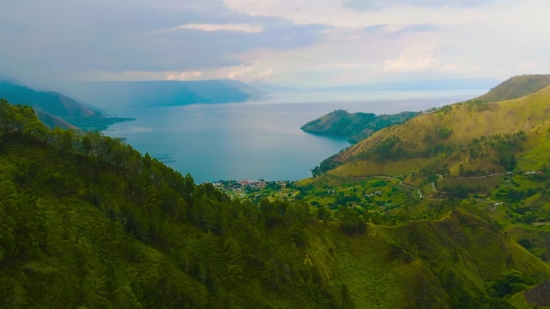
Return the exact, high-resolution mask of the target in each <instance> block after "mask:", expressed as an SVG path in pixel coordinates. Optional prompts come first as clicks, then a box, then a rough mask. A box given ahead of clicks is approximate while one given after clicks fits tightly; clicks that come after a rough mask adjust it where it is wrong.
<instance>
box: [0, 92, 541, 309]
mask: <svg viewBox="0 0 550 309" xmlns="http://www.w3.org/2000/svg"><path fill="white" fill-rule="evenodd" d="M0 111H9V113H0V132H1V133H2V134H3V136H2V139H1V140H0V149H1V150H2V151H0V227H1V228H0V253H1V254H0V267H1V268H2V276H0V307H2V308H36V307H37V306H39V307H44V308H165V307H166V308H170V307H173V308H183V307H189V308H381V309H384V308H388V309H390V308H443V309H445V308H514V307H512V306H511V305H510V303H509V301H508V300H509V299H512V298H513V299H514V300H516V299H517V298H519V300H518V301H524V299H521V297H522V295H523V291H524V290H526V289H529V288H531V287H533V286H536V285H537V284H539V283H542V282H544V281H546V280H548V279H549V278H550V265H548V264H546V263H544V262H543V261H542V260H541V259H539V258H538V257H537V256H535V255H534V254H532V253H531V252H529V251H528V250H526V249H525V248H524V247H522V246H520V245H519V244H518V243H517V242H516V241H514V240H513V239H511V237H510V236H509V235H505V234H504V231H503V229H502V227H501V226H500V225H499V224H498V222H496V221H493V219H492V218H489V217H488V214H487V212H486V208H485V207H482V206H476V204H473V202H472V203H459V202H456V201H443V202H440V203H438V202H434V203H433V204H429V205H427V204H422V203H421V202H420V201H418V199H409V201H412V202H411V203H410V204H407V206H406V207H399V208H400V209H399V211H401V212H402V214H403V216H399V217H397V216H393V215H389V214H387V215H383V214H382V215H380V217H379V218H378V219H380V220H384V221H383V222H387V224H382V223H380V222H379V223H375V222H371V223H366V222H365V220H367V219H369V218H370V217H369V216H370V215H371V213H370V212H365V213H362V214H361V213H360V212H358V211H356V210H355V209H354V208H352V207H347V206H345V205H343V206H342V207H340V208H339V209H337V210H334V211H333V210H331V209H327V208H324V207H319V208H315V207H314V206H313V205H311V204H307V203H305V202H302V201H297V200H288V199H287V200H282V199H281V200H271V201H270V200H268V199H267V198H265V199H262V200H261V201H260V202H259V203H258V204H253V203H252V202H251V201H250V200H239V199H232V198H230V197H229V196H228V195H227V194H226V193H224V192H222V191H219V190H218V189H216V188H215V187H214V186H213V185H212V184H202V185H197V184H195V183H194V181H193V178H192V177H191V175H186V176H183V175H182V174H181V173H179V172H176V171H174V170H172V169H170V168H168V167H166V166H165V165H164V164H162V163H161V162H159V161H158V160H156V159H152V158H151V157H150V156H149V155H148V154H145V155H141V154H140V153H139V152H137V151H135V150H134V149H133V148H132V147H131V146H129V145H126V144H124V143H122V142H121V141H120V140H116V139H112V138H110V137H107V136H103V135H102V134H100V133H97V132H96V133H92V132H87V133H86V134H84V135H77V134H76V135H75V134H73V133H71V132H69V131H64V130H53V131H48V129H47V128H46V127H44V126H41V125H40V123H39V122H37V119H36V116H35V115H33V114H32V113H30V114H29V113H27V112H26V111H28V110H27V109H25V108H24V107H15V106H10V105H8V104H7V103H6V102H4V103H0ZM10 115H15V117H11V116H10ZM190 164H192V162H190ZM380 185H382V186H385V184H378V185H377V188H380ZM289 187H290V186H289ZM341 189H343V190H346V191H347V192H351V190H350V189H354V188H350V187H349V186H342V188H341ZM384 190H389V192H394V193H395V194H397V191H399V190H394V189H393V188H392V187H391V186H390V187H388V188H385V189H384ZM323 191H326V189H323ZM386 197H387V198H390V196H386ZM416 202H418V203H419V204H418V205H417V206H418V207H416V205H415V204H414V203H416ZM379 207H381V206H377V208H378V209H379ZM409 207H410V208H409ZM394 209H395V210H398V209H397V208H394ZM427 211H429V212H428V213H427ZM414 212H416V213H417V214H418V215H419V217H417V218H416V219H410V218H409V219H406V216H410V214H411V213H414ZM422 215H424V216H426V215H429V218H427V217H424V218H422ZM373 218H374V217H373ZM396 218H399V220H400V221H399V223H398V222H397V221H394V220H396ZM378 219H376V220H374V221H377V220H378ZM392 221H394V223H393V224H392V223H391V222H392ZM510 297H511V298H510ZM36 304H39V305H36Z"/></svg>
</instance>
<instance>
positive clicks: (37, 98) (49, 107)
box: [0, 81, 101, 119]
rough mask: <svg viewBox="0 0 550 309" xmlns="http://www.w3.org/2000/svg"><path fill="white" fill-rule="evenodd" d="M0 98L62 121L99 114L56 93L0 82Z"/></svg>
mask: <svg viewBox="0 0 550 309" xmlns="http://www.w3.org/2000/svg"><path fill="white" fill-rule="evenodd" d="M0 98H4V99H6V100H8V101H9V102H12V103H13V104H24V105H29V106H32V107H33V108H36V109H38V110H41V111H44V112H47V113H49V114H51V115H53V116H56V117H60V118H63V119H70V118H82V117H98V116H100V115H101V114H100V113H99V112H97V111H95V110H93V109H91V108H88V107H86V106H84V105H82V104H80V103H78V102H77V101H75V100H73V99H71V98H69V97H67V96H64V95H62V94H60V93H57V92H50V91H36V90H33V89H31V88H28V87H25V86H21V85H18V84H14V83H12V82H9V81H0Z"/></svg>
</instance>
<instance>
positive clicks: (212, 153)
mask: <svg viewBox="0 0 550 309" xmlns="http://www.w3.org/2000/svg"><path fill="white" fill-rule="evenodd" d="M485 92H486V91H483V90H452V91H402V92H386V91H373V92H297V93H281V94H269V95H265V96H262V97H259V98H251V99H250V100H249V101H247V102H243V103H229V104H216V105H186V106H177V107H159V108H136V109H124V110H108V109H107V112H109V113H110V114H117V115H118V116H121V117H133V118H136V121H131V122H123V123H118V124H115V125H113V126H111V127H110V128H109V129H108V130H106V131H104V133H105V134H106V135H109V136H113V137H125V138H126V142H127V143H129V144H130V145H132V146H133V147H134V148H135V149H137V150H138V151H140V152H142V153H146V152H148V153H149V154H151V155H152V156H157V157H159V158H162V159H163V160H165V161H166V164H167V165H168V166H170V167H172V168H174V169H175V170H178V171H180V172H181V173H182V174H184V175H185V174H186V173H191V174H192V175H193V178H194V179H195V181H196V182H210V181H218V180H226V179H251V180H255V179H266V180H299V179H303V178H306V177H309V176H310V175H311V173H310V169H312V168H314V167H315V166H316V165H318V164H319V163H320V162H321V161H322V160H323V159H326V158H327V157H329V156H331V155H333V154H335V153H338V152H339V151H340V150H342V149H344V148H345V147H348V146H349V143H348V142H347V141H345V140H341V139H334V138H329V137H321V136H315V135H311V134H308V133H305V132H303V131H301V130H300V127H301V126H302V125H304V124H305V123H307V122H308V121H311V120H314V119H316V118H318V117H320V116H322V115H324V114H327V113H329V112H332V111H334V110H336V109H344V110H347V111H348V112H369V113H375V114H384V113H398V112H402V111H421V110H426V109H428V108H431V107H439V106H442V105H445V104H449V103H454V102H459V101H463V100H466V99H470V98H473V97H475V96H478V95H480V94H483V93H485Z"/></svg>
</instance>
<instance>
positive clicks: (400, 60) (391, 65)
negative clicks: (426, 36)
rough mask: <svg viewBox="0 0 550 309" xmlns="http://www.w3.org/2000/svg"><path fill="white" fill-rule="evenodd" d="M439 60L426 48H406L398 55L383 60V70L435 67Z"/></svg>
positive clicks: (404, 70) (413, 69)
mask: <svg viewBox="0 0 550 309" xmlns="http://www.w3.org/2000/svg"><path fill="white" fill-rule="evenodd" d="M438 66H439V60H438V59H437V58H436V57H435V56H434V55H432V54H431V53H430V52H428V51H427V50H422V49H407V50H405V51H403V52H402V53H401V54H399V56H397V57H396V58H393V59H388V60H386V61H385V62H384V71H385V72H415V71H424V70H429V69H435V68H437V67H438Z"/></svg>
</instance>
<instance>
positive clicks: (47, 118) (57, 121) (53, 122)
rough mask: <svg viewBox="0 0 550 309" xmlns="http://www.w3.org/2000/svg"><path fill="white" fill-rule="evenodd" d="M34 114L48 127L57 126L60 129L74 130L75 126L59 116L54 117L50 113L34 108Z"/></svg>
mask: <svg viewBox="0 0 550 309" xmlns="http://www.w3.org/2000/svg"><path fill="white" fill-rule="evenodd" d="M35 112H36V116H37V117H38V119H40V121H42V122H43V123H44V124H45V125H47V126H48V127H50V128H55V127H59V128H61V129H65V130H67V129H73V130H76V129H77V127H75V126H74V125H72V124H70V123H68V122H66V121H65V120H63V119H61V118H58V117H55V116H53V115H51V114H48V113H46V112H43V111H41V110H36V111H35Z"/></svg>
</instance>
